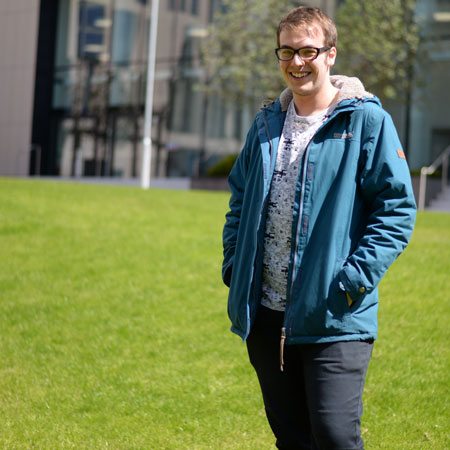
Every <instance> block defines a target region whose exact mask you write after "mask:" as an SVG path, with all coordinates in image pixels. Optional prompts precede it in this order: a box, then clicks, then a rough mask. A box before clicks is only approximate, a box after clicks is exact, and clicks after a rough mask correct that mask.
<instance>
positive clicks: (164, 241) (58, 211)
mask: <svg viewBox="0 0 450 450" xmlns="http://www.w3.org/2000/svg"><path fill="white" fill-rule="evenodd" d="M227 204H228V195H227V194H226V193H211V192H186V191H171V190H157V189H150V190H148V191H142V190H140V189H137V188H129V187H117V186H114V187H113V186H94V185H81V184H69V183H67V184H66V183H56V182H48V181H31V180H15V179H0V448H6V449H28V448H42V449H59V448H75V449H110V448H113V449H239V450H240V449H255V450H259V449H274V448H275V446H274V439H273V437H272V434H271V432H270V429H269V426H268V425H267V423H266V419H265V415H264V412H263V406H262V401H261V398H260V393H259V387H258V385H257V380H256V376H255V374H254V373H253V369H252V368H251V366H250V364H249V363H248V360H247V356H246V349H245V345H243V344H242V343H241V341H240V339H239V338H238V337H237V336H235V335H233V334H232V333H230V332H229V321H228V319H227V315H226V296H227V289H226V288H225V287H224V286H223V285H222V283H221V278H220V270H221V251H222V249H221V231H222V226H223V222H224V214H225V212H226V210H227ZM449 250H450V215H449V214H438V213H434V214H432V213H422V214H420V215H419V217H418V221H417V227H416V230H415V232H414V236H413V240H412V242H411V244H410V246H409V247H408V249H407V250H406V252H405V253H404V254H403V255H402V256H401V257H400V258H399V260H398V261H397V262H396V263H395V264H394V266H393V267H392V268H391V270H390V272H389V273H388V275H387V276H386V277H385V279H384V280H383V282H382V285H381V288H380V291H381V304H380V311H379V319H380V330H379V339H378V340H377V342H376V344H375V348H374V354H373V358H372V361H371V364H370V367H369V374H368V379H367V383H366V394H365V399H364V406H365V414H364V421H363V429H364V439H365V441H366V449H369V450H370V449H445V448H450V434H449V431H448V429H449V420H450V412H449V369H450V364H449V361H450V358H449V342H450V339H449V337H450V336H449V319H450V311H449V310H450V306H449V297H450V294H449V292H450V281H449V274H450V256H449Z"/></svg>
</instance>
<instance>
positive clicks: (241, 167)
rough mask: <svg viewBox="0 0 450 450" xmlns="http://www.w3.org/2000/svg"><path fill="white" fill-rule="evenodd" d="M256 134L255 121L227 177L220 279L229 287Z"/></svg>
mask: <svg viewBox="0 0 450 450" xmlns="http://www.w3.org/2000/svg"><path fill="white" fill-rule="evenodd" d="M256 136H257V133H256V121H255V122H254V123H253V126H252V128H251V129H250V131H249V133H248V135H247V139H246V142H245V145H244V147H243V149H242V151H241V153H240V154H239V156H238V158H237V160H236V162H235V163H234V166H233V168H232V169H231V172H230V176H229V177H228V185H229V186H230V190H231V198H230V204H229V211H228V212H227V214H226V215H225V226H224V228H223V234H222V238H223V264H222V279H223V282H224V283H225V284H226V285H227V286H228V287H229V286H230V283H231V272H232V268H233V261H234V254H235V250H236V242H237V235H238V231H239V224H240V221H241V212H242V204H243V201H244V194H245V184H246V179H247V171H248V165H249V153H250V151H251V146H252V142H253V141H254V140H255V137H256Z"/></svg>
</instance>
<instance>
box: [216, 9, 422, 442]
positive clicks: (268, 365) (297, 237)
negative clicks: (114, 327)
mask: <svg viewBox="0 0 450 450" xmlns="http://www.w3.org/2000/svg"><path fill="white" fill-rule="evenodd" d="M336 42H337V32H336V28H335V25H334V23H333V22H332V20H331V19H330V18H329V17H328V16H326V15H325V14H324V13H323V12H322V11H321V10H319V9H317V8H310V7H299V8H296V9H294V10H293V11H291V12H290V13H289V14H288V15H287V16H286V17H285V18H284V19H283V20H282V21H281V23H280V26H279V29H278V48H277V49H276V55H277V57H278V60H279V66H280V70H281V73H282V75H283V77H284V80H285V82H286V84H287V89H286V90H285V91H284V92H283V93H282V94H281V95H280V98H279V99H278V100H277V101H276V102H275V103H273V104H271V105H269V106H266V107H265V108H263V109H262V111H261V112H259V113H258V114H257V116H256V118H255V120H254V123H253V125H252V127H251V129H250V131H249V133H248V136H247V140H246V143H245V145H244V148H243V150H242V152H241V154H240V155H239V157H238V159H237V161H236V163H235V165H234V167H233V169H232V171H231V174H230V177H229V185H230V188H231V191H232V195H231V199H230V210H229V212H228V213H227V215H226V224H225V227H224V231H223V244H224V262H223V280H224V282H225V284H227V285H228V286H229V287H230V292H229V302H228V313H229V316H230V319H231V321H232V331H234V332H235V333H237V334H238V335H239V336H241V337H242V339H243V340H244V341H247V348H248V353H249V358H250V361H251V363H252V365H253V366H254V368H255V370H256V373H257V376H258V379H259V382H260V385H261V390H262V395H263V399H264V404H265V409H266V414H267V418H268V420H269V423H270V426H271V427H272V430H273V432H274V434H275V437H276V440H277V441H276V442H277V447H278V448H280V449H317V448H318V449H326V450H332V449H362V448H363V441H362V439H361V436H360V434H361V433H360V421H361V416H362V401H361V398H362V392H363V386H364V381H365V375H366V371H367V367H368V364H369V360H370V356H371V352H372V346H373V341H374V340H375V339H376V337H377V307H378V293H377V285H378V283H379V281H380V280H381V278H382V277H383V275H384V274H385V272H386V271H387V269H388V267H389V266H390V264H391V263H392V262H393V261H394V260H395V258H396V257H397V256H398V255H399V254H400V253H401V251H402V250H403V249H404V248H405V246H406V245H407V243H408V240H409V238H410V236H411V233H412V229H413V225H414V219H415V212H416V206H415V202H414V197H413V191H412V188H411V180H410V175H409V170H408V166H407V163H406V160H405V155H404V153H403V151H402V147H401V144H400V142H399V139H398V136H397V133H396V131H395V128H394V125H393V123H392V120H391V118H390V116H389V115H388V114H387V113H386V112H385V111H384V110H383V109H382V108H381V105H380V102H379V101H378V99H377V98H376V97H375V96H373V95H372V94H370V93H368V92H366V91H365V90H364V88H363V85H362V84H361V82H360V81H359V80H358V79H356V78H347V77H340V76H336V77H332V76H330V68H331V67H332V66H333V65H334V63H335V60H336V54H337V51H336Z"/></svg>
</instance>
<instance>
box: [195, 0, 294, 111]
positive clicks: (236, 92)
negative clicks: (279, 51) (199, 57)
mask: <svg viewBox="0 0 450 450" xmlns="http://www.w3.org/2000/svg"><path fill="white" fill-rule="evenodd" d="M298 4H299V3H298V2H296V1H293V0H223V8H222V10H221V11H220V12H219V13H217V14H216V15H215V20H214V24H213V25H212V26H211V27H210V29H209V34H208V38H207V39H206V42H205V45H204V47H203V55H204V58H205V63H206V69H207V73H208V90H209V91H212V92H220V93H221V94H222V95H224V96H225V97H228V98H231V99H233V100H239V101H241V102H244V103H254V102H255V101H258V102H261V101H262V100H265V99H266V98H271V99H275V98H277V97H278V96H279V94H280V92H281V91H282V90H283V89H284V87H285V85H284V83H283V80H282V77H281V74H280V70H279V68H278V62H277V59H276V56H275V48H276V46H277V42H276V32H277V28H278V24H279V23H280V20H281V19H282V18H283V17H284V15H285V14H286V12H287V11H290V10H291V9H292V8H294V7H295V6H298Z"/></svg>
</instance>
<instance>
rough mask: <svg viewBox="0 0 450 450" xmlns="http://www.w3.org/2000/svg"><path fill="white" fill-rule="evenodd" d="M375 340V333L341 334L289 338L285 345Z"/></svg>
mask: <svg viewBox="0 0 450 450" xmlns="http://www.w3.org/2000/svg"><path fill="white" fill-rule="evenodd" d="M376 338H377V333H362V334H343V335H339V336H289V337H287V338H286V345H290V344H327V343H331V342H346V341H371V340H373V341H374V340H375V339H376Z"/></svg>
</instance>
